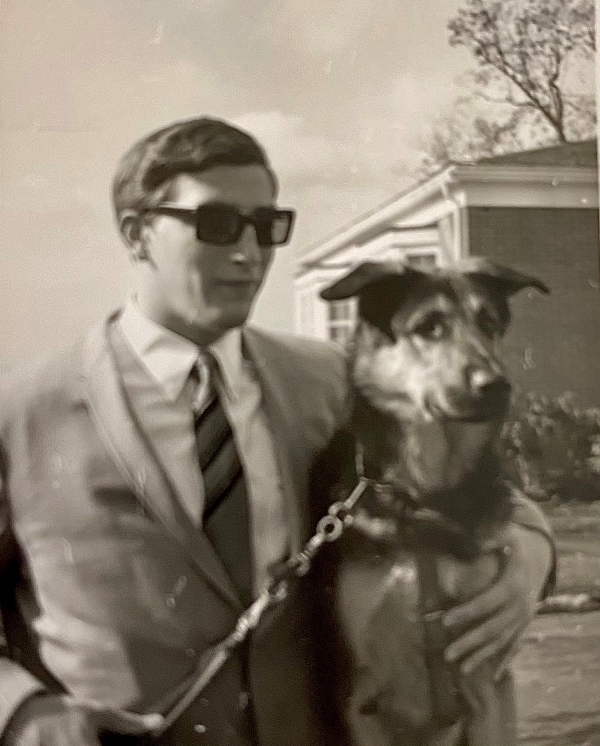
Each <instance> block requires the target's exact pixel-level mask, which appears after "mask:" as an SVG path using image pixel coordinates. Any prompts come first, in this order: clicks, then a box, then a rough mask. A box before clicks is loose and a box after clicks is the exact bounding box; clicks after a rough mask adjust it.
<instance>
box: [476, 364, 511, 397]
mask: <svg viewBox="0 0 600 746" xmlns="http://www.w3.org/2000/svg"><path fill="white" fill-rule="evenodd" d="M467 378H468V381H469V386H470V388H471V390H472V391H473V393H475V394H476V395H477V396H479V397H485V398H487V397H495V396H498V397H505V396H507V395H508V394H509V392H510V383H509V382H508V380H507V379H506V377H505V376H504V375H502V373H496V372H495V371H493V370H489V369H487V370H486V369H485V368H473V369H471V370H469V371H468V373H467Z"/></svg>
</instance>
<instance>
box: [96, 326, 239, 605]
mask: <svg viewBox="0 0 600 746" xmlns="http://www.w3.org/2000/svg"><path fill="white" fill-rule="evenodd" d="M117 317H118V312H117V313H115V314H114V315H113V316H111V317H110V318H109V320H108V322H107V323H106V324H103V325H102V327H100V328H97V329H95V330H94V331H93V332H92V333H91V334H90V335H89V337H88V338H87V340H86V343H85V348H84V370H83V376H84V385H85V394H86V397H87V400H88V403H89V406H90V412H91V414H92V417H93V418H94V421H95V424H96V426H97V428H98V431H99V433H100V435H101V437H102V439H103V440H104V442H105V443H106V445H107V447H108V449H109V451H110V453H111V454H112V456H113V458H114V461H115V463H116V465H117V467H118V468H119V470H120V472H121V473H122V475H123V476H124V477H125V478H126V479H127V481H128V482H129V485H130V486H131V488H132V490H133V491H134V493H135V494H136V496H137V498H138V499H139V500H140V501H141V502H142V503H143V505H144V507H145V508H146V509H147V510H148V511H149V512H150V513H151V514H152V515H153V516H154V517H155V518H156V519H157V520H158V521H159V522H160V523H161V524H162V526H163V527H164V528H165V529H166V530H167V531H168V532H169V533H170V534H171V535H172V536H173V537H174V538H175V539H176V540H177V541H178V542H179V543H180V544H181V545H182V547H183V548H184V549H185V550H186V552H187V554H188V556H189V558H190V559H191V561H192V563H193V565H195V567H196V568H197V569H198V570H199V571H200V573H201V574H202V575H203V576H204V578H205V579H206V581H207V582H208V583H209V584H210V585H211V586H212V587H213V589H214V590H215V591H217V593H219V595H220V596H221V597H222V598H223V600H225V601H226V602H227V603H228V604H230V605H231V606H232V607H233V608H234V609H235V610H236V611H240V610H241V608H242V607H241V603H240V600H239V598H238V597H237V594H236V592H235V589H234V588H233V585H232V583H231V580H230V579H229V577H228V575H227V573H226V571H225V569H224V567H223V565H222V563H221V561H220V560H219V558H218V556H217V554H216V553H215V551H214V549H213V547H212V545H211V544H210V542H209V540H208V539H207V537H206V535H205V534H204V533H203V532H202V531H200V530H199V529H197V528H196V527H195V526H194V525H193V523H192V522H191V521H190V519H189V518H188V516H187V515H186V513H185V511H184V510H183V508H182V507H181V505H180V503H179V500H178V498H177V495H176V494H175V491H174V488H173V486H172V484H171V483H170V481H169V479H168V477H167V475H166V474H165V472H164V470H163V469H162V467H161V465H160V463H159V461H158V459H157V458H156V455H155V454H154V452H153V451H152V448H151V446H150V445H149V443H148V440H147V439H146V438H145V437H144V434H143V431H142V430H141V429H140V427H139V426H138V425H137V423H136V422H135V420H134V417H133V416H132V412H131V409H130V407H129V404H128V402H127V397H126V395H125V392H124V390H123V386H122V382H121V377H120V374H119V368H118V364H117V358H116V355H115V350H114V343H112V342H111V325H112V324H113V323H114V321H115V320H116V318H117Z"/></svg>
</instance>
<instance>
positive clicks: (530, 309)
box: [468, 207, 600, 406]
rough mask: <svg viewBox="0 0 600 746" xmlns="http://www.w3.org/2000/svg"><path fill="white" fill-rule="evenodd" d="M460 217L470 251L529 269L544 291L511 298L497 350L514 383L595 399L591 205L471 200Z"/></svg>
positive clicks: (599, 360)
mask: <svg viewBox="0 0 600 746" xmlns="http://www.w3.org/2000/svg"><path fill="white" fill-rule="evenodd" d="M468 220H469V245H470V251H471V253H472V254H474V255H480V256H489V257H490V258H491V259H494V260H495V261H498V262H501V263H503V264H508V265H512V266H514V267H516V268H519V269H522V270H525V271H528V272H531V273H532V274H535V275H536V276H538V277H540V278H541V279H543V280H544V282H546V284H547V285H548V286H549V287H550V289H551V291H552V294H551V295H550V296H544V295H541V294H539V293H538V292H537V291H535V290H531V291H530V290H525V291H522V292H521V293H520V294H518V295H517V296H515V297H514V298H513V301H512V309H513V324H512V326H511V329H510V330H509V332H508V334H507V337H506V340H505V347H504V349H505V358H506V360H507V362H508V366H509V370H510V372H511V374H512V376H513V380H514V382H515V383H516V384H517V385H518V386H520V387H521V388H523V389H525V390H528V391H538V392H540V393H544V394H548V395H557V394H560V393H562V392H564V391H572V392H574V393H575V395H576V400H577V402H578V403H580V404H584V405H593V406H600V289H599V285H600V265H599V247H598V242H599V238H598V211H597V210H594V209H585V210H584V209H581V210H580V209H562V208H561V209H543V208H498V207H492V208H487V207H471V208H469V209H468Z"/></svg>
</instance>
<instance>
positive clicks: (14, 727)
mask: <svg viewBox="0 0 600 746" xmlns="http://www.w3.org/2000/svg"><path fill="white" fill-rule="evenodd" d="M4 743H6V746H100V740H99V738H98V732H97V728H96V726H95V725H94V723H93V719H92V718H90V717H89V715H88V714H87V713H86V712H85V711H84V710H82V709H80V708H78V707H75V706H73V705H71V704H69V703H68V702H67V701H66V700H65V698H64V697H60V696H55V695H51V694H36V695H34V696H33V697H31V699H28V700H27V701H26V702H24V703H23V704H22V705H21V706H20V707H19V709H18V710H17V712H16V713H15V715H14V717H13V718H12V720H11V721H10V723H9V725H8V728H7V729H6V734H5V737H4Z"/></svg>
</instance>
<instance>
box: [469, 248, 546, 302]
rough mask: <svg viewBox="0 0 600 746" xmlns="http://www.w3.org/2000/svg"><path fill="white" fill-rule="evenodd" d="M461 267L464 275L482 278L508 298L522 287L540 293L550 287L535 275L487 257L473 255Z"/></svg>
mask: <svg viewBox="0 0 600 746" xmlns="http://www.w3.org/2000/svg"><path fill="white" fill-rule="evenodd" d="M463 267H464V273H465V274H466V275H470V276H472V277H476V278H478V279H480V280H482V281H483V282H484V283H486V284H487V285H489V286H490V287H491V289H493V290H495V291H496V292H499V293H500V294H501V295H503V296H504V297H505V298H509V297H510V296H511V295H514V294H515V293H518V292H519V290H523V289H524V288H535V289H536V290H539V291H540V292H541V293H549V292H550V288H549V287H548V286H547V285H546V284H545V283H543V282H542V281H541V280H539V279H538V278H537V277H534V276H533V275H528V274H525V273H524V272H519V271H518V270H516V269H512V268H510V267H504V266H503V265H501V264H495V263H494V262H491V261H489V260H488V259H483V258H479V257H474V258H472V259H469V260H467V261H466V262H464V265H463Z"/></svg>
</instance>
